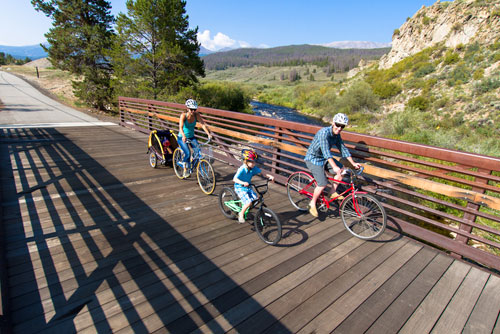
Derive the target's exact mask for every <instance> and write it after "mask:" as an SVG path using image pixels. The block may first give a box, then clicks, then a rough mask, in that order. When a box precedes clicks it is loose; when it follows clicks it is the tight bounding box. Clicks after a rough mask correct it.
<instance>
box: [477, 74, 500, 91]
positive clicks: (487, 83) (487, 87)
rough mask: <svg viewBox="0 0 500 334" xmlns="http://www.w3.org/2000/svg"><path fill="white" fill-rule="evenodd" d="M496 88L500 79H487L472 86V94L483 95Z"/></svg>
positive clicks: (499, 85)
mask: <svg viewBox="0 0 500 334" xmlns="http://www.w3.org/2000/svg"><path fill="white" fill-rule="evenodd" d="M498 87H500V79H498V78H487V79H484V80H481V81H480V82H479V83H477V84H475V85H474V92H475V93H476V94H484V93H487V92H489V91H492V90H494V89H497V88H498Z"/></svg>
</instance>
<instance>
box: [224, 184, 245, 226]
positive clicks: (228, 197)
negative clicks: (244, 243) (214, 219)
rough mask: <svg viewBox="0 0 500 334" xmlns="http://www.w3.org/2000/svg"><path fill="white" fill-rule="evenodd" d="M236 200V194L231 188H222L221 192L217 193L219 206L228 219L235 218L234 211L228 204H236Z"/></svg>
mask: <svg viewBox="0 0 500 334" xmlns="http://www.w3.org/2000/svg"><path fill="white" fill-rule="evenodd" d="M238 200H239V198H238V196H236V194H235V193H234V190H233V189H231V188H228V187H224V188H222V190H221V192H220V193H219V208H220V210H221V211H222V214H223V215H224V216H225V217H227V218H229V219H235V218H236V213H235V212H234V211H233V210H232V209H231V208H230V206H232V204H234V205H236V203H235V202H236V201H238ZM226 203H227V204H226ZM240 208H241V206H240Z"/></svg>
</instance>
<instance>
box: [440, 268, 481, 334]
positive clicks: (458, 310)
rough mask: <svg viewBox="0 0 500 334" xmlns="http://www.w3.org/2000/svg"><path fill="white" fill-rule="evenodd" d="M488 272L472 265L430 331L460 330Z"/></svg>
mask: <svg viewBox="0 0 500 334" xmlns="http://www.w3.org/2000/svg"><path fill="white" fill-rule="evenodd" d="M488 276H489V274H488V273H486V272H484V271H481V270H479V269H477V268H475V267H472V268H471V270H470V271H469V273H468V274H467V276H466V277H465V279H464V281H463V282H462V284H461V285H460V287H459V288H458V290H457V292H456V293H455V295H454V296H453V298H452V300H451V301H450V302H449V304H448V305H447V306H446V309H445V310H444V312H443V313H442V314H441V317H440V318H439V320H438V322H437V323H436V324H435V325H434V327H433V328H432V332H431V333H435V334H436V333H443V332H445V331H446V332H450V333H458V332H462V330H463V328H464V326H465V323H466V322H467V319H468V317H469V314H471V312H472V309H473V308H474V305H475V304H476V302H477V300H478V298H479V295H480V294H481V291H482V290H483V288H484V285H485V284H486V281H487V280H488Z"/></svg>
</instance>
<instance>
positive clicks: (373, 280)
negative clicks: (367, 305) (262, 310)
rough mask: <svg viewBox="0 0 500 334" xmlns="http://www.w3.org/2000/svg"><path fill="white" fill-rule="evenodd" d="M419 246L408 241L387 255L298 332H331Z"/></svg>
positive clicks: (419, 247)
mask: <svg viewBox="0 0 500 334" xmlns="http://www.w3.org/2000/svg"><path fill="white" fill-rule="evenodd" d="M421 248H422V246H420V245H418V244H415V243H408V244H406V245H404V246H403V247H401V249H400V250H399V251H398V253H397V254H396V255H394V256H391V257H389V258H388V259H387V260H386V261H384V262H383V263H382V264H381V265H380V266H379V267H378V268H376V269H375V270H374V271H372V272H371V273H370V274H368V275H367V276H366V277H364V278H363V279H362V280H361V281H359V282H358V283H357V284H356V285H355V286H353V287H352V288H351V289H350V290H349V293H348V294H344V295H343V296H341V297H340V298H339V299H337V300H336V301H335V302H333V303H332V304H331V305H330V306H329V307H328V308H326V309H325V310H323V311H322V312H321V313H319V314H318V316H317V317H315V318H314V319H313V320H312V321H311V322H309V323H308V324H307V325H306V326H305V327H303V328H302V329H301V330H300V331H299V332H298V333H311V332H312V331H315V332H319V333H328V332H331V331H332V330H333V329H335V327H337V326H338V325H339V324H340V323H341V322H342V321H344V319H346V318H347V317H348V316H349V314H350V313H351V312H352V311H354V310H355V309H356V308H357V307H359V305H361V303H362V302H363V301H364V300H366V298H368V297H369V296H370V295H371V294H372V293H373V292H374V291H376V289H378V288H379V287H380V286H382V284H383V283H384V282H385V281H386V280H387V279H388V278H389V277H391V275H393V274H394V273H395V272H396V271H397V270H398V269H399V268H401V266H403V265H404V264H405V263H406V262H407V261H408V260H410V259H411V258H412V257H413V256H414V255H415V254H416V253H417V252H418V251H419V250H420V249H421Z"/></svg>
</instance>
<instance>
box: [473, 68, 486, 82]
mask: <svg viewBox="0 0 500 334" xmlns="http://www.w3.org/2000/svg"><path fill="white" fill-rule="evenodd" d="M483 76H484V69H482V68H478V69H477V70H475V71H474V74H473V75H472V78H473V79H474V80H480V79H482V78H483Z"/></svg>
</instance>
